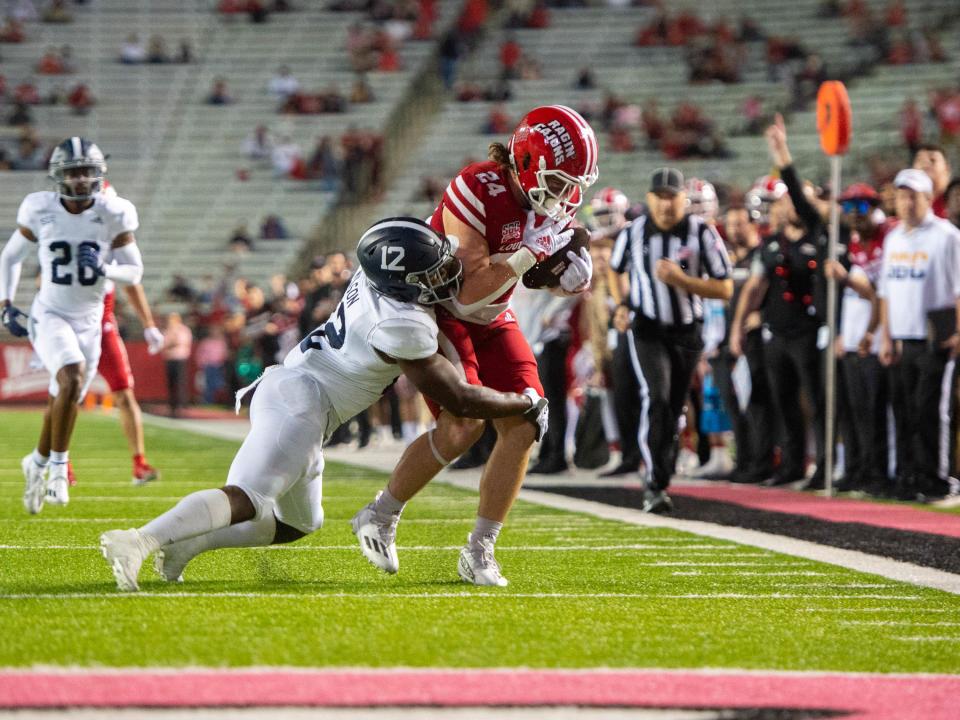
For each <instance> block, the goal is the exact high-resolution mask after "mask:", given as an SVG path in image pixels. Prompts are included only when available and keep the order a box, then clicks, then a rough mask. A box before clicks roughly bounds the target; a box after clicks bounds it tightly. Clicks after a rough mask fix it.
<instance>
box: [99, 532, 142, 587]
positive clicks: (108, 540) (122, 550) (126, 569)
mask: <svg viewBox="0 0 960 720" xmlns="http://www.w3.org/2000/svg"><path fill="white" fill-rule="evenodd" d="M100 552H102V553H103V557H105V558H106V559H107V562H108V563H110V569H111V570H113V576H114V577H115V578H116V579H117V589H118V590H122V591H124V592H136V591H138V590H139V589H140V586H139V585H138V584H137V576H138V575H139V574H140V566H141V565H143V561H144V560H146V559H147V557H148V556H149V555H150V552H151V548H150V547H149V545H148V543H147V540H146V538H144V536H143V534H142V533H141V532H140V531H139V530H137V529H136V528H130V529H129V530H108V531H107V532H105V533H104V534H103V535H101V536H100Z"/></svg>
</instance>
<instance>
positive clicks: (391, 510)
mask: <svg viewBox="0 0 960 720" xmlns="http://www.w3.org/2000/svg"><path fill="white" fill-rule="evenodd" d="M405 505H406V503H403V502H400V501H399V500H397V499H396V498H395V497H394V496H393V495H391V494H390V489H389V488H384V489H383V492H382V493H380V497H378V498H377V499H376V500H374V501H373V509H374V510H376V511H377V512H378V513H381V514H382V515H399V514H400V513H402V512H403V508H404V506H405Z"/></svg>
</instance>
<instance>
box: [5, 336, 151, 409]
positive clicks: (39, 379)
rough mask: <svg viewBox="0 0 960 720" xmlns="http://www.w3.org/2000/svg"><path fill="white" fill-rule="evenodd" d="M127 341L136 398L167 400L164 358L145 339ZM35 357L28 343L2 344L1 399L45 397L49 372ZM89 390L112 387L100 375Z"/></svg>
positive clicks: (36, 399) (100, 391) (98, 392)
mask: <svg viewBox="0 0 960 720" xmlns="http://www.w3.org/2000/svg"><path fill="white" fill-rule="evenodd" d="M125 345H126V347H127V354H128V355H129V356H130V365H131V367H132V368H133V379H134V391H135V392H136V396H137V399H139V400H166V399H167V379H166V374H165V373H164V368H163V358H161V357H160V356H159V355H151V354H150V353H148V352H147V344H146V343H145V342H128V343H125ZM33 359H34V355H33V348H32V347H31V346H30V344H29V343H2V344H0V403H24V402H45V401H46V399H47V388H48V387H49V385H50V376H49V375H48V374H47V371H46V370H44V369H43V368H42V367H41V368H35V367H31V361H32V360H33ZM34 364H35V363H34ZM90 392H91V393H93V394H95V395H107V394H109V392H110V388H109V386H108V385H107V383H106V381H105V380H104V379H103V378H102V377H100V376H99V375H97V377H96V379H95V380H94V381H93V385H91V386H90Z"/></svg>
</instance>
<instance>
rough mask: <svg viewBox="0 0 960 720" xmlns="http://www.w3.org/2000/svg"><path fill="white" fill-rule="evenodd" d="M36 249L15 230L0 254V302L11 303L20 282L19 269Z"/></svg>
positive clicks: (18, 230)
mask: <svg viewBox="0 0 960 720" xmlns="http://www.w3.org/2000/svg"><path fill="white" fill-rule="evenodd" d="M35 247H36V245H34V244H33V243H31V242H30V241H29V240H27V238H26V237H24V235H23V233H21V232H20V229H19V228H17V229H16V230H14V231H13V235H11V236H10V240H9V241H8V242H7V244H6V245H5V246H4V248H3V252H2V253H0V301H2V300H9V301H10V302H13V296H14V295H16V293H17V283H19V282H20V268H21V267H22V266H23V261H24V260H26V259H27V258H28V257H30V253H31V252H32V251H33V249H34V248H35Z"/></svg>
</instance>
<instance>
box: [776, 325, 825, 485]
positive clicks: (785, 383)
mask: <svg viewBox="0 0 960 720" xmlns="http://www.w3.org/2000/svg"><path fill="white" fill-rule="evenodd" d="M764 354H765V356H766V361H767V380H768V381H769V383H770V391H771V393H772V395H773V401H774V407H775V408H776V412H777V414H778V415H779V416H780V420H781V425H782V427H781V432H780V453H781V462H780V467H779V468H778V469H777V473H776V474H777V479H778V481H779V482H787V481H794V480H802V479H803V478H804V477H805V476H806V469H807V468H806V455H807V448H806V444H807V442H806V441H807V433H806V427H805V425H804V421H803V410H802V409H801V406H800V391H801V390H802V391H803V395H804V398H805V399H806V403H807V410H808V412H809V414H810V426H811V427H810V430H811V432H813V433H814V443H815V445H816V453H817V456H816V463H817V473H818V475H817V476H815V477H822V475H823V472H824V470H823V463H824V455H825V449H826V443H825V442H824V440H825V437H824V435H825V434H826V410H825V405H826V403H825V401H824V397H823V372H824V363H825V360H824V357H823V353H822V352H821V351H820V350H818V349H817V329H816V328H812V329H810V330H808V331H807V332H803V333H801V334H799V335H795V336H783V335H778V334H776V333H775V334H774V335H773V337H771V338H770V342H768V343H767V344H766V346H764Z"/></svg>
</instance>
